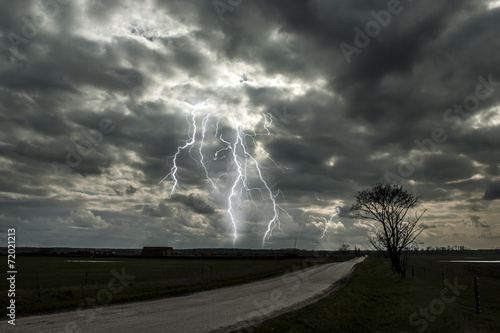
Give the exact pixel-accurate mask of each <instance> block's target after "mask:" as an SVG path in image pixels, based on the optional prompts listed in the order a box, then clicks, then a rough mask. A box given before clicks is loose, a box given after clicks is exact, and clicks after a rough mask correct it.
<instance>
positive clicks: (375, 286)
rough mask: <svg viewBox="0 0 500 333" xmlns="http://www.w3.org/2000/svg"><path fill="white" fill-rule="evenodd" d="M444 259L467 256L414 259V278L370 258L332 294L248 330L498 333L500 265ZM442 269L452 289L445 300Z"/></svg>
mask: <svg viewBox="0 0 500 333" xmlns="http://www.w3.org/2000/svg"><path fill="white" fill-rule="evenodd" d="M446 259H452V260H457V259H465V258H464V257H457V256H449V257H445V256H424V255H420V256H415V257H412V262H413V264H414V272H415V278H414V279H412V278H411V268H410V271H409V275H410V276H409V277H408V278H407V279H404V280H400V279H399V278H398V277H396V276H394V275H393V274H392V273H391V270H390V268H389V267H388V265H387V264H386V263H385V262H384V261H383V260H382V259H378V258H372V257H369V258H368V259H367V260H365V262H363V263H362V264H360V265H358V267H357V268H356V270H355V272H354V273H353V275H352V276H351V278H350V279H349V280H348V281H346V284H345V285H344V286H343V287H342V288H340V289H339V290H338V291H337V292H335V293H334V294H332V295H330V296H328V297H326V298H324V299H322V300H320V301H319V302H317V303H314V304H311V305H309V306H307V307H305V308H303V309H300V310H298V311H294V312H290V313H286V314H284V315H282V316H279V317H276V318H274V319H271V320H269V321H266V322H265V323H263V324H261V325H260V326H258V327H253V328H249V329H247V330H246V332H253V333H264V332H266V333H268V332H290V333H299V332H300V333H307V332H328V333H331V332H384V333H385V332H450V333H451V332H453V333H455V332H500V319H499V317H498V316H499V314H500V301H499V299H498V295H499V294H500V264H479V263H444V262H440V260H446ZM486 259H488V260H498V259H500V258H498V257H491V256H490V257H487V258H486ZM424 267H425V268H426V271H427V283H426V279H425V271H424ZM442 271H444V272H445V278H446V279H447V280H448V281H449V282H450V283H451V285H452V286H453V288H449V289H448V290H447V291H446V294H445V296H444V298H442V295H441V291H442ZM474 275H476V276H478V278H479V283H480V284H479V292H480V296H481V297H480V299H481V311H482V313H481V314H480V315H478V314H476V313H475V303H474V287H473V283H472V281H473V276H474ZM455 278H456V279H457V280H456V282H455Z"/></svg>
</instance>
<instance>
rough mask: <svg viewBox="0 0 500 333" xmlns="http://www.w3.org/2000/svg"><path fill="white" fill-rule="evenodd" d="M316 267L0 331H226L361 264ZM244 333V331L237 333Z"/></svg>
mask: <svg viewBox="0 0 500 333" xmlns="http://www.w3.org/2000/svg"><path fill="white" fill-rule="evenodd" d="M363 259H364V258H363V257H362V258H357V259H354V260H350V261H346V262H341V263H332V264H325V265H317V266H313V267H311V268H308V269H304V270H296V271H294V272H291V273H288V274H285V275H282V276H279V277H276V278H270V279H266V280H261V281H256V282H252V283H247V284H243V285H238V286H233V287H227V288H221V289H215V290H209V291H204V292H199V293H196V294H192V295H188V296H182V297H174V298H166V299H161V300H154V301H145V302H136V303H127V304H119V305H112V306H105V307H96V308H94V309H87V310H81V311H76V310H75V311H70V312H62V313H55V314H49V315H41V316H31V317H24V318H19V319H16V325H15V326H12V325H9V324H8V323H7V322H6V321H1V322H0V331H2V332H6V333H7V332H23V333H44V332H50V333H69V332H72V333H77V332H78V333H87V332H89V333H90V332H92V333H99V332H103V333H104V332H106V333H118V332H120V333H123V332H134V333H136V332H148V333H149V332H162V333H163V332H165V333H170V332H172V333H208V332H231V331H235V330H241V329H243V328H244V327H247V326H251V325H254V324H256V323H258V322H261V321H263V320H265V319H268V318H270V317H273V316H276V315H278V314H280V313H283V312H286V311H289V310H292V309H295V308H299V307H300V306H303V305H305V304H308V303H311V302H312V301H314V300H316V299H317V298H319V297H320V296H322V295H324V294H325V293H326V292H327V291H328V290H329V289H330V288H331V286H332V285H333V284H334V283H335V282H337V281H339V280H340V279H342V278H343V277H344V276H346V275H348V274H349V273H350V272H351V270H352V269H353V267H354V266H355V265H356V264H357V263H359V262H361V261H363ZM243 331H245V330H243Z"/></svg>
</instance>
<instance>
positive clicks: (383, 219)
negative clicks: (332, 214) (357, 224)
mask: <svg viewBox="0 0 500 333" xmlns="http://www.w3.org/2000/svg"><path fill="white" fill-rule="evenodd" d="M354 198H355V199H356V203H355V204H353V205H352V207H351V215H350V217H351V218H357V219H368V220H373V221H376V222H377V225H378V227H377V232H376V233H375V236H374V237H369V242H370V244H371V245H372V247H373V248H374V249H375V250H376V251H377V252H379V253H380V254H382V255H383V256H384V257H385V258H387V259H389V261H390V263H391V268H392V270H393V271H394V272H395V273H397V274H398V275H399V276H400V277H401V278H404V277H405V275H406V268H407V266H408V249H409V248H410V247H411V246H412V244H413V243H414V242H415V239H416V238H417V237H418V235H420V233H421V232H422V230H423V229H417V228H416V226H417V223H418V221H419V220H420V218H421V217H422V215H424V213H425V210H424V211H423V212H422V213H421V214H418V213H417V212H415V215H414V216H413V215H411V214H409V212H410V210H412V209H414V208H415V207H416V206H417V205H418V203H419V202H420V200H421V199H422V197H421V196H417V195H414V194H413V193H411V192H408V191H407V190H405V189H404V188H403V186H401V185H395V184H387V183H379V184H376V185H373V186H372V187H371V188H370V189H368V190H364V191H360V192H358V193H356V194H355V195H354Z"/></svg>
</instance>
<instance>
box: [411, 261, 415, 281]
mask: <svg viewBox="0 0 500 333" xmlns="http://www.w3.org/2000/svg"><path fill="white" fill-rule="evenodd" d="M414 277H415V270H414V268H413V264H412V265H411V278H412V279H413V278H414Z"/></svg>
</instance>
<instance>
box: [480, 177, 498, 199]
mask: <svg viewBox="0 0 500 333" xmlns="http://www.w3.org/2000/svg"><path fill="white" fill-rule="evenodd" d="M496 199H500V181H495V182H491V183H489V184H488V186H487V187H486V191H485V192H484V195H483V200H496Z"/></svg>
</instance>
